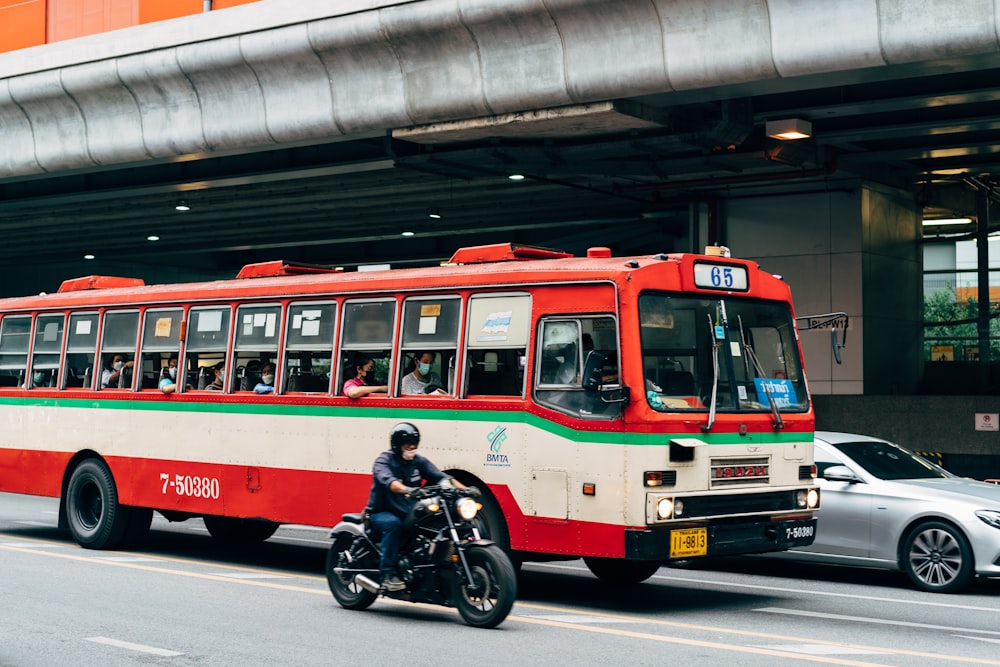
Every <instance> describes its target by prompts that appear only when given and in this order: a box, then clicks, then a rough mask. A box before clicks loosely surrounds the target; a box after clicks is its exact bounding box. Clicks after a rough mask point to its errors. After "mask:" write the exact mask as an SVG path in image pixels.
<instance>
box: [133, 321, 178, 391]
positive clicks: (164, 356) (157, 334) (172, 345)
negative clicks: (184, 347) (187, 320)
mask: <svg viewBox="0 0 1000 667" xmlns="http://www.w3.org/2000/svg"><path fill="white" fill-rule="evenodd" d="M183 320H184V310H183V309H182V308H163V309H156V310H152V309H151V310H147V311H146V314H145V320H144V322H145V323H144V325H143V327H142V347H141V350H142V351H141V355H140V358H141V360H142V362H141V364H140V371H141V373H142V379H141V380H140V384H139V386H140V388H141V389H156V388H157V387H159V385H160V380H162V379H164V377H166V376H165V373H166V371H167V363H168V362H169V361H170V357H177V356H178V355H179V354H180V351H181V322H182V321H183Z"/></svg>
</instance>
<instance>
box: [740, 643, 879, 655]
mask: <svg viewBox="0 0 1000 667" xmlns="http://www.w3.org/2000/svg"><path fill="white" fill-rule="evenodd" d="M751 646H753V644H751ZM756 646H757V648H767V649H771V650H772V651H788V652H789V653H802V654H805V655H893V654H892V653H889V652H888V651H875V650H873V649H864V648H855V647H852V646H833V645H830V644H757V645H756Z"/></svg>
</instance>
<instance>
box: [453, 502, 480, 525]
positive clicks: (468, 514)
mask: <svg viewBox="0 0 1000 667" xmlns="http://www.w3.org/2000/svg"><path fill="white" fill-rule="evenodd" d="M455 509H457V510H458V515H459V516H460V517H462V518H463V519H465V520H466V521H472V520H473V519H475V518H476V513H477V512H479V503H477V502H476V501H475V500H473V499H472V498H459V500H458V502H457V503H455Z"/></svg>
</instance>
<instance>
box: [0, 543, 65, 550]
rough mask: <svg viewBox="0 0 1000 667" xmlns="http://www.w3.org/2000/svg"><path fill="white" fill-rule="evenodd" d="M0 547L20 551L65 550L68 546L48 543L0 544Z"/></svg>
mask: <svg viewBox="0 0 1000 667" xmlns="http://www.w3.org/2000/svg"><path fill="white" fill-rule="evenodd" d="M0 546H5V547H19V548H21V549H65V548H66V547H69V546H71V545H69V544H52V543H49V542H0Z"/></svg>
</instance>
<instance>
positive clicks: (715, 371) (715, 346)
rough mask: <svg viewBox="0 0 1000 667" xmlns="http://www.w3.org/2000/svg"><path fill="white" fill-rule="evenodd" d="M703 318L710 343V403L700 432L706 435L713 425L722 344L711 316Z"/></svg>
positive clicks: (707, 315)
mask: <svg viewBox="0 0 1000 667" xmlns="http://www.w3.org/2000/svg"><path fill="white" fill-rule="evenodd" d="M705 317H707V318H708V336H709V338H710V340H711V341H712V402H711V403H710V404H709V406H708V423H707V424H705V425H704V426H702V427H701V430H702V431H703V432H704V433H708V432H709V431H711V430H712V426H714V425H715V406H716V395H717V393H718V391H719V348H721V347H722V343H720V342H719V339H718V338H716V337H715V323H714V322H713V321H712V315H711V314H706V315H705Z"/></svg>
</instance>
